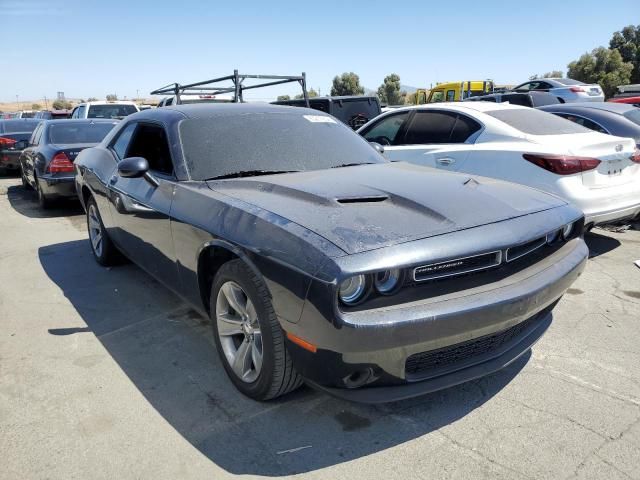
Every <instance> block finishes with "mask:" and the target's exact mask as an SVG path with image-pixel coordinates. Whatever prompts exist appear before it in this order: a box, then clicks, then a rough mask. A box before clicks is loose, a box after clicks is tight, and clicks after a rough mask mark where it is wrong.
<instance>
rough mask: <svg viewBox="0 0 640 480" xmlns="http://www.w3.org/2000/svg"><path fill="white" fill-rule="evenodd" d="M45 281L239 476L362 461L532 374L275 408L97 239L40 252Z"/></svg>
mask: <svg viewBox="0 0 640 480" xmlns="http://www.w3.org/2000/svg"><path fill="white" fill-rule="evenodd" d="M38 254H39V258H40V262H41V264H42V267H43V268H44V270H45V271H46V273H47V275H48V276H49V277H50V278H51V280H52V281H53V282H55V283H56V284H57V285H58V286H59V287H60V288H61V289H62V291H63V292H64V294H65V296H66V297H67V298H68V299H69V301H70V302H71V303H72V304H73V306H74V307H75V309H76V310H77V311H78V313H79V314H80V315H81V317H82V319H83V320H84V322H86V324H87V327H88V328H87V329H84V328H77V327H76V328H70V327H68V326H67V325H64V324H62V325H60V326H59V328H56V329H52V330H50V333H51V334H54V335H70V334H76V333H77V334H80V335H85V334H86V333H82V332H85V331H87V330H90V331H91V332H93V334H94V335H96V337H97V338H98V339H99V340H100V341H101V342H102V344H103V345H104V347H105V349H106V350H107V352H108V353H109V355H111V357H112V358H113V359H114V360H115V361H116V362H117V364H118V365H119V366H120V368H121V369H122V370H123V372H124V373H125V374H126V375H127V376H128V377H129V379H130V380H131V381H132V382H133V384H134V385H135V387H136V388H137V389H138V390H139V391H140V392H141V393H142V394H143V395H144V396H145V398H146V399H147V401H148V402H149V403H150V404H151V406H152V407H153V408H154V409H156V410H157V411H158V412H159V413H160V414H161V415H162V416H163V417H164V419H165V420H166V421H167V422H168V423H169V424H171V425H172V426H173V428H174V429H175V430H176V431H177V432H178V433H179V434H180V435H182V436H183V437H184V438H185V439H186V440H187V441H189V442H190V443H191V444H192V445H193V446H194V447H195V448H197V449H198V450H199V451H200V452H202V454H203V455H205V456H206V457H207V458H209V459H210V460H211V461H212V462H214V463H215V464H217V465H218V466H220V467H221V468H224V469H225V470H227V471H229V472H231V473H233V474H252V475H267V476H282V475H291V474H297V473H303V472H309V471H314V470H318V469H321V468H324V467H327V466H330V465H335V464H340V463H342V462H347V461H350V460H353V459H357V458H361V457H365V456H367V455H371V454H374V453H376V452H380V451H383V450H385V449H388V448H391V447H394V446H396V445H399V444H402V443H404V442H407V441H410V440H413V439H415V438H418V437H421V436H423V435H425V434H427V433H429V432H432V431H434V430H437V429H439V428H440V427H442V426H444V425H447V424H450V423H452V422H454V421H456V420H457V419H459V418H461V417H463V416H465V415H467V414H468V413H469V412H471V411H473V410H474V409H476V408H477V407H479V406H481V405H482V404H483V403H485V402H486V401H488V400H489V399H491V397H492V396H493V395H495V394H496V393H497V392H499V391H500V390H501V389H502V388H503V387H504V386H505V385H507V384H508V383H509V382H510V381H511V380H512V379H513V378H514V377H515V376H516V375H517V374H518V372H519V371H520V370H521V369H522V368H523V367H524V366H525V365H526V363H527V361H528V359H529V358H530V354H528V355H525V356H523V357H522V358H520V359H519V360H518V361H516V362H514V363H513V364H512V365H510V366H509V367H507V368H505V369H503V370H502V371H500V372H498V373H497V374H494V375H491V376H489V377H486V378H483V379H481V380H477V381H473V382H469V383H466V384H464V385H460V386H458V387H454V388H450V389H448V390H444V391H441V392H437V393H433V394H430V395H427V396H424V397H420V398H417V399H412V400H406V401H402V402H396V403H390V404H385V405H378V406H370V405H360V404H353V403H349V402H345V401H342V400H338V399H335V398H332V397H329V396H327V395H325V394H322V393H318V392H315V391H313V390H311V389H309V388H306V387H305V388H302V389H300V390H299V391H297V392H294V393H293V394H291V395H288V396H286V397H284V398H281V399H278V400H276V401H272V402H269V403H259V402H255V401H252V400H250V399H248V398H246V397H244V396H242V395H241V394H240V393H238V392H237V391H236V390H235V389H234V387H233V386H232V384H231V383H230V381H229V380H228V379H227V378H226V376H225V372H224V369H223V368H222V365H221V364H220V361H219V359H218V356H217V353H216V352H215V347H214V344H213V339H212V334H211V332H210V328H211V327H210V325H209V324H208V321H206V320H205V319H204V318H202V317H200V316H199V315H198V314H197V313H196V312H195V311H194V310H191V309H190V308H189V307H188V306H186V304H184V303H182V302H181V301H180V300H178V299H177V298H176V297H175V296H174V295H173V294H172V293H170V292H169V291H168V290H166V289H165V288H164V287H162V286H161V285H160V284H159V283H157V282H156V281H154V280H153V279H152V278H151V277H149V276H148V275H146V274H145V273H144V272H142V271H141V270H140V269H138V268H137V267H135V266H134V265H124V266H122V267H117V268H113V269H105V268H102V267H99V266H98V265H97V264H96V263H95V262H94V260H93V258H92V256H91V253H90V248H89V244H88V241H73V242H67V243H59V244H55V245H50V246H47V247H42V248H40V250H39V252H38Z"/></svg>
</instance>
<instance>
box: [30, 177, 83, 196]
mask: <svg viewBox="0 0 640 480" xmlns="http://www.w3.org/2000/svg"><path fill="white" fill-rule="evenodd" d="M37 179H38V183H39V184H40V188H41V189H42V193H44V194H45V195H46V196H47V197H58V198H71V197H75V196H76V195H77V194H76V187H75V182H74V177H73V176H53V175H51V174H46V175H40V176H38V177H37Z"/></svg>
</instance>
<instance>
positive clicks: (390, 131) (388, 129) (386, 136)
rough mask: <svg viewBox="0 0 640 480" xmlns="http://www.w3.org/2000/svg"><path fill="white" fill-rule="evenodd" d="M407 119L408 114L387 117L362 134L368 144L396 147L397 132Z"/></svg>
mask: <svg viewBox="0 0 640 480" xmlns="http://www.w3.org/2000/svg"><path fill="white" fill-rule="evenodd" d="M408 117H409V112H402V113H397V114H395V115H389V116H388V117H386V118H384V119H382V120H380V121H379V122H378V123H376V124H375V125H374V126H373V127H372V128H371V129H369V131H368V132H366V133H365V134H364V138H365V139H367V141H369V142H376V143H379V144H380V145H396V137H397V136H398V132H399V131H400V128H401V127H402V125H403V124H404V123H405V122H406V120H407V118H408Z"/></svg>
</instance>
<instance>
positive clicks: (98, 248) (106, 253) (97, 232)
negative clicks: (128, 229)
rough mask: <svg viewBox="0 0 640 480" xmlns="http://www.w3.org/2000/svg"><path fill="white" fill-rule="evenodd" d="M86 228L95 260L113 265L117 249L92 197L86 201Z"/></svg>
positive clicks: (115, 260) (102, 263)
mask: <svg viewBox="0 0 640 480" xmlns="http://www.w3.org/2000/svg"><path fill="white" fill-rule="evenodd" d="M87 230H88V231H89V243H90V244H91V251H92V252H93V256H94V258H95V259H96V261H97V262H98V263H99V264H100V265H103V266H105V267H108V266H111V265H115V264H116V263H117V260H118V251H117V250H116V247H115V245H114V244H113V242H112V241H111V239H110V238H109V234H108V233H107V230H106V229H105V228H104V224H103V223H102V218H101V217H100V212H99V211H98V206H97V205H96V201H95V200H94V199H93V197H90V198H89V200H88V201H87Z"/></svg>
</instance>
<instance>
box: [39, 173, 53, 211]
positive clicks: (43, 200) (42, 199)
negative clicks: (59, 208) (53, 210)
mask: <svg viewBox="0 0 640 480" xmlns="http://www.w3.org/2000/svg"><path fill="white" fill-rule="evenodd" d="M36 193H37V195H38V203H39V204H40V208H42V209H44V210H46V209H48V208H50V207H51V203H52V202H51V199H50V198H49V197H47V196H46V195H45V194H44V192H43V191H42V187H41V186H40V182H38V179H37V178H36Z"/></svg>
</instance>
